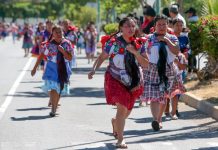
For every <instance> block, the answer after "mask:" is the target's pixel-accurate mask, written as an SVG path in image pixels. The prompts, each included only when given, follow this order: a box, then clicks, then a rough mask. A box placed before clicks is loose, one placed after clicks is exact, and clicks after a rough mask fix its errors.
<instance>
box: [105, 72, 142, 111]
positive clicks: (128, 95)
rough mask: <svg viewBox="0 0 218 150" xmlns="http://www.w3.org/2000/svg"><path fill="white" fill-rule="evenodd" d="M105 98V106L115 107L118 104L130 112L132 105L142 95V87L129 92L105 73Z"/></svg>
mask: <svg viewBox="0 0 218 150" xmlns="http://www.w3.org/2000/svg"><path fill="white" fill-rule="evenodd" d="M104 89H105V96H106V101H107V104H109V105H116V103H119V104H121V105H123V106H125V107H126V108H127V109H128V110H132V108H133V106H134V103H135V101H136V99H137V98H139V96H141V95H142V93H143V90H144V88H143V86H139V87H138V88H137V89H135V90H134V91H129V90H128V89H127V88H126V87H125V86H124V85H123V84H122V83H121V82H119V81H118V80H116V79H114V78H113V77H112V75H111V74H110V73H109V72H106V73H105V82H104Z"/></svg>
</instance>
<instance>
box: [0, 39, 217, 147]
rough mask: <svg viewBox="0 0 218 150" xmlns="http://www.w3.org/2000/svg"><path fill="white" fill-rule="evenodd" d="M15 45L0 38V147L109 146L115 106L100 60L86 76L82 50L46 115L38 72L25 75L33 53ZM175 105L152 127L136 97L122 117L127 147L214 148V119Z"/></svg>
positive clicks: (181, 104)
mask: <svg viewBox="0 0 218 150" xmlns="http://www.w3.org/2000/svg"><path fill="white" fill-rule="evenodd" d="M20 47H21V43H17V44H15V45H13V44H11V42H10V39H8V41H5V42H2V41H0V55H1V59H0V67H1V68H2V71H1V74H0V87H1V90H0V150H72V149H76V150H86V149H89V150H113V149H115V147H114V143H115V142H116V141H115V140H114V138H113V137H112V135H111V131H112V127H111V124H110V119H111V118H112V117H113V116H114V115H115V108H114V107H113V106H108V105H106V104H105V98H104V91H103V80H104V79H103V78H104V76H103V75H104V70H105V66H106V64H104V67H103V68H102V69H101V70H100V71H98V72H97V74H96V75H95V76H94V79H93V80H88V79H87V72H88V71H89V69H90V67H91V65H88V64H87V60H86V59H84V55H82V56H78V60H77V65H78V66H77V68H75V69H74V74H73V76H72V77H71V95H70V96H66V97H62V99H61V107H60V108H59V110H58V111H59V113H60V115H59V116H58V117H54V118H50V117H49V115H48V114H49V112H50V108H48V107H47V103H48V96H47V95H46V94H44V93H43V92H42V91H41V89H40V87H41V85H42V80H41V76H42V72H41V71H39V72H37V74H36V76H35V77H31V76H30V68H32V66H33V63H34V62H35V59H33V60H32V61H31V59H32V58H30V57H29V58H24V57H23V51H22V50H21V49H20ZM27 63H29V64H30V66H28V65H26V64H27ZM25 66H26V67H27V68H24V67H25ZM3 68H4V69H3ZM23 68H24V70H23ZM9 91H10V93H9ZM8 93H9V94H8ZM179 110H180V111H181V114H182V118H181V119H180V120H177V121H164V124H163V125H164V128H163V129H162V130H161V131H160V132H153V131H152V129H151V125H150V124H151V120H152V118H151V113H150V109H149V107H142V108H139V107H138V102H137V103H136V104H135V107H134V110H133V112H132V114H131V116H130V118H129V119H128V120H127V122H126V130H125V138H126V142H127V144H128V146H129V149H130V150H159V149H161V150H216V149H218V122H217V121H215V120H213V119H212V118H210V117H208V116H207V115H204V114H202V113H201V112H198V111H196V110H195V109H193V108H191V107H188V106H187V105H185V104H184V103H180V104H179Z"/></svg>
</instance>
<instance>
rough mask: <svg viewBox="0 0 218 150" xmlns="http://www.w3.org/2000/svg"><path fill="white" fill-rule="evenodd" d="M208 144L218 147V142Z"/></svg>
mask: <svg viewBox="0 0 218 150" xmlns="http://www.w3.org/2000/svg"><path fill="white" fill-rule="evenodd" d="M207 144H208V145H210V146H217V147H218V142H208V143H207Z"/></svg>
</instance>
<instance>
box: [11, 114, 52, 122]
mask: <svg viewBox="0 0 218 150" xmlns="http://www.w3.org/2000/svg"><path fill="white" fill-rule="evenodd" d="M48 118H51V117H50V116H49V115H46V116H27V117H20V118H16V117H11V120H12V121H27V120H42V119H48Z"/></svg>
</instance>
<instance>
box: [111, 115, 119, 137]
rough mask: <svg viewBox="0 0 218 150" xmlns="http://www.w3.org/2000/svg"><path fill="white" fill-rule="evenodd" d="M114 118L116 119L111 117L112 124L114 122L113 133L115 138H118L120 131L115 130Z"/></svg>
mask: <svg viewBox="0 0 218 150" xmlns="http://www.w3.org/2000/svg"><path fill="white" fill-rule="evenodd" d="M114 120H115V119H114V118H112V119H111V124H112V128H113V133H112V134H113V136H114V138H115V139H117V138H118V133H117V132H116V131H114V130H115V129H114Z"/></svg>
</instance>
